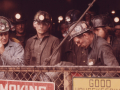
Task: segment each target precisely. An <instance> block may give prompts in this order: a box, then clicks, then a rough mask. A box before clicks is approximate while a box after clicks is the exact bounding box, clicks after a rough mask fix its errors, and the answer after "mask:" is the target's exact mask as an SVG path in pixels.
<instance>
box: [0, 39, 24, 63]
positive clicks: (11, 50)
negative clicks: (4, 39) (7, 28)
mask: <svg viewBox="0 0 120 90" xmlns="http://www.w3.org/2000/svg"><path fill="white" fill-rule="evenodd" d="M1 60H2V61H3V65H23V64H24V49H23V47H22V45H20V44H18V43H16V42H12V41H11V40H9V42H8V45H7V46H6V47H5V51H4V52H3V54H1Z"/></svg>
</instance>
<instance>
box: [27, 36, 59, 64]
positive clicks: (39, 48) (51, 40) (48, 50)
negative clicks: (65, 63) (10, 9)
mask: <svg viewBox="0 0 120 90" xmlns="http://www.w3.org/2000/svg"><path fill="white" fill-rule="evenodd" d="M58 45H59V39H58V38H56V37H54V36H52V35H50V34H46V35H45V36H44V38H43V39H40V38H38V37H37V35H35V36H33V37H31V38H30V39H28V41H27V43H26V47H25V61H26V65H43V63H44V61H45V59H47V58H48V57H49V56H50V55H51V54H52V53H53V51H54V50H55V48H56V47H57V46H58ZM58 62H60V49H59V51H58V52H57V53H55V55H54V56H53V57H52V59H51V60H50V62H49V63H48V65H55V64H57V63H58Z"/></svg>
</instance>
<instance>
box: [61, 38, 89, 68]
mask: <svg viewBox="0 0 120 90" xmlns="http://www.w3.org/2000/svg"><path fill="white" fill-rule="evenodd" d="M61 60H62V61H67V62H72V63H74V64H75V65H82V66H86V61H87V54H86V50H85V49H84V48H81V47H78V46H77V45H76V44H75V43H74V41H73V40H71V41H69V39H66V41H65V42H64V43H63V45H62V59H61Z"/></svg>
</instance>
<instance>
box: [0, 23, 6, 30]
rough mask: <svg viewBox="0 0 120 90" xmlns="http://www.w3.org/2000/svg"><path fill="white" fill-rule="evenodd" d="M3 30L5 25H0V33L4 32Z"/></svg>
mask: <svg viewBox="0 0 120 90" xmlns="http://www.w3.org/2000/svg"><path fill="white" fill-rule="evenodd" d="M4 30H5V25H4V24H2V23H0V31H4Z"/></svg>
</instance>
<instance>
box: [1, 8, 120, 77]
mask: <svg viewBox="0 0 120 90" xmlns="http://www.w3.org/2000/svg"><path fill="white" fill-rule="evenodd" d="M80 17H81V12H80V11H79V10H74V9H73V10H69V11H68V12H67V13H66V15H65V21H64V22H61V23H60V24H59V27H58V29H59V31H60V32H59V33H57V34H60V33H61V35H62V37H61V38H58V37H55V36H57V35H55V36H54V35H52V34H51V33H50V31H51V30H52V29H51V26H52V17H51V15H50V14H49V13H47V12H46V11H41V10H40V11H38V12H37V13H36V14H35V16H34V20H33V28H34V29H35V30H36V32H37V33H36V35H34V36H32V37H29V36H28V35H27V33H26V32H25V26H26V20H22V19H21V20H13V21H11V20H10V19H8V18H6V17H4V16H0V64H1V65H10V66H13V65H22V66H27V65H33V66H36V65H37V66H44V65H45V66H67V65H68V66H71V65H73V66H75V65H77V66H119V64H120V32H119V31H120V25H116V26H114V25H113V23H112V21H111V18H110V17H109V15H107V14H100V15H95V14H94V13H93V12H90V11H88V12H87V13H86V14H85V16H84V18H83V19H82V20H81V21H79V23H77V25H76V22H77V20H78V19H79V18H80ZM75 25H76V26H75ZM13 26H14V28H15V31H14V32H13V31H12V29H13V28H12V27H13ZM74 26H75V28H73V27H74ZM71 30H72V32H71V33H70V34H69V35H68V33H69V32H70V31H71ZM67 35H68V37H67V38H66V40H65V41H64V42H63V43H62V45H61V46H60V48H59V49H57V50H56V48H57V47H58V46H59V44H60V43H61V41H62V40H63V39H64V38H65V37H66V36H67ZM54 52H55V53H54ZM53 53H54V54H53ZM2 74H4V72H1V74H0V76H1V75H2ZM49 74H50V73H44V74H42V75H41V76H40V77H39V78H41V77H42V76H43V75H44V76H43V77H48V78H49V76H50V75H49ZM4 76H5V77H8V78H9V75H8V74H4ZM33 78H36V76H35V75H34V76H33ZM44 79H45V78H44Z"/></svg>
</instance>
